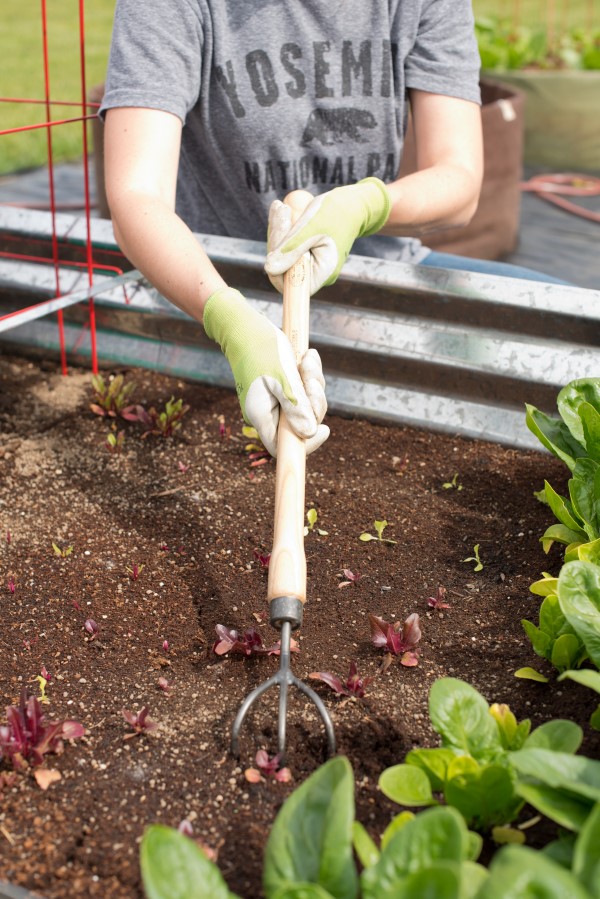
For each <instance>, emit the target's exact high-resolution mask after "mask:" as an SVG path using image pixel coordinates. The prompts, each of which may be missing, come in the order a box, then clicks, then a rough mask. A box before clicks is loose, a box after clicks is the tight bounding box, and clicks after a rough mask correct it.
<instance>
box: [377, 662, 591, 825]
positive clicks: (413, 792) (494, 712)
mask: <svg viewBox="0 0 600 899" xmlns="http://www.w3.org/2000/svg"><path fill="white" fill-rule="evenodd" d="M429 713H430V717H431V723H432V725H433V728H434V730H436V731H437V733H439V734H440V736H441V741H442V745H441V747H440V748H439V749H414V750H411V751H410V752H409V753H408V755H407V756H406V759H405V761H404V763H403V764H401V765H395V766H393V767H392V768H388V769H387V770H386V771H384V772H383V774H382V775H381V777H380V779H379V786H380V788H381V790H382V792H383V793H384V794H385V795H386V796H388V797H389V798H390V799H392V800H394V801H395V802H398V803H399V804H400V805H405V806H410V807H415V806H417V807H418V806H435V805H438V804H439V803H440V801H441V799H442V798H443V800H444V801H445V802H446V804H447V805H451V806H454V808H456V809H457V810H458V811H459V812H460V813H461V814H462V815H463V817H464V819H465V821H466V822H467V824H468V825H469V826H470V827H473V828H475V829H476V830H481V831H488V830H490V829H491V828H492V827H494V826H495V825H503V824H507V823H510V822H511V821H514V820H515V819H516V817H517V816H518V814H519V812H520V810H521V808H522V806H523V803H524V799H523V797H522V796H521V795H520V793H519V792H518V790H517V783H518V776H517V773H516V771H515V770H514V768H513V766H511V764H510V753H511V752H513V751H516V750H519V749H521V748H523V747H525V748H528V747H538V746H544V747H545V746H549V747H553V748H555V749H556V750H562V751H564V752H565V753H573V752H576V751H577V749H578V748H579V745H580V743H581V739H582V732H581V728H579V727H578V726H577V725H576V724H573V723H572V722H570V721H561V720H556V721H550V722H548V723H547V724H542V725H541V726H540V727H538V728H536V729H535V730H534V731H531V723H530V721H528V720H525V721H522V722H520V723H517V721H516V719H515V717H514V715H513V714H512V712H510V709H509V708H508V707H507V706H504V705H493V706H492V707H491V708H490V706H488V703H487V702H486V700H485V699H484V698H483V696H481V694H480V693H478V692H477V690H476V689H475V688H474V687H472V686H470V685H469V684H467V683H465V682H464V681H461V680H457V679H456V678H451V677H447V678H441V679H440V680H437V681H436V682H435V683H434V684H433V686H432V688H431V692H430V694H429ZM530 731H531V732H530ZM438 795H439V796H440V798H437V797H438Z"/></svg>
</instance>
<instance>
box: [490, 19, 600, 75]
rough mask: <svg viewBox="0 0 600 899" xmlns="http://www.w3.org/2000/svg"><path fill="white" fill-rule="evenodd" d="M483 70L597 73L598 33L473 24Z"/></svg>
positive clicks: (497, 23)
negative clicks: (554, 34)
mask: <svg viewBox="0 0 600 899" xmlns="http://www.w3.org/2000/svg"><path fill="white" fill-rule="evenodd" d="M475 30H476V34H477V43H478V45H479V53H480V56H481V64H482V67H483V68H484V69H491V70H494V69H544V70H545V69H600V31H596V32H594V31H591V32H590V31H589V30H588V29H584V28H572V29H570V30H562V29H561V32H560V33H559V34H557V36H556V38H554V37H553V36H550V35H549V33H548V30H547V29H546V28H545V27H544V26H543V25H538V26H537V27H527V26H525V25H514V24H513V23H512V22H510V21H509V20H506V21H505V20H502V19H498V18H495V17H494V18H493V17H489V18H488V17H486V18H479V19H477V21H476V23H475Z"/></svg>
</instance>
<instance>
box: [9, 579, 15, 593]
mask: <svg viewBox="0 0 600 899" xmlns="http://www.w3.org/2000/svg"><path fill="white" fill-rule="evenodd" d="M7 586H8V589H9V591H10V592H11V593H14V592H15V579H14V577H9V579H8V584H7Z"/></svg>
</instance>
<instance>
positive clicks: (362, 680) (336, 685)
mask: <svg viewBox="0 0 600 899" xmlns="http://www.w3.org/2000/svg"><path fill="white" fill-rule="evenodd" d="M308 676H309V677H312V679H313V680H322V681H323V683H325V684H327V686H328V687H331V689H332V690H333V691H334V692H335V693H341V694H342V695H343V696H357V697H358V698H359V699H362V698H363V696H364V695H365V690H366V687H368V686H369V684H370V683H371V682H372V681H373V680H374V677H360V675H359V673H358V667H357V664H356V662H354V661H352V662H350V670H349V672H348V677H347V678H346V680H345V682H344V683H342V681H341V680H340V678H339V677H337V676H336V675H335V674H330V673H329V671H313V672H312V674H309V675H308Z"/></svg>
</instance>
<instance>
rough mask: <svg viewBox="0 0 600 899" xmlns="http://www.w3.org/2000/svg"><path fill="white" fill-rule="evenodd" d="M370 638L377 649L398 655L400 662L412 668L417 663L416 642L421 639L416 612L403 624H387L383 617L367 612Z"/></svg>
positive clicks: (397, 622)
mask: <svg viewBox="0 0 600 899" xmlns="http://www.w3.org/2000/svg"><path fill="white" fill-rule="evenodd" d="M369 625H370V627H371V640H372V642H373V644H374V645H375V646H376V647H377V648H378V649H384V650H385V651H386V652H387V653H388V655H389V656H390V660H391V658H392V657H393V656H400V664H401V665H404V666H405V667H407V668H412V667H414V666H415V665H417V664H418V661H419V659H418V656H419V650H418V649H417V644H418V642H419V641H420V639H421V627H420V624H419V616H418V615H417V613H416V612H413V613H412V615H409V616H408V618H407V619H406V621H405V622H404V624H402V622H400V621H395V622H394V624H388V622H387V621H384V620H383V618H378V617H377V615H371V614H370V613H369Z"/></svg>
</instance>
